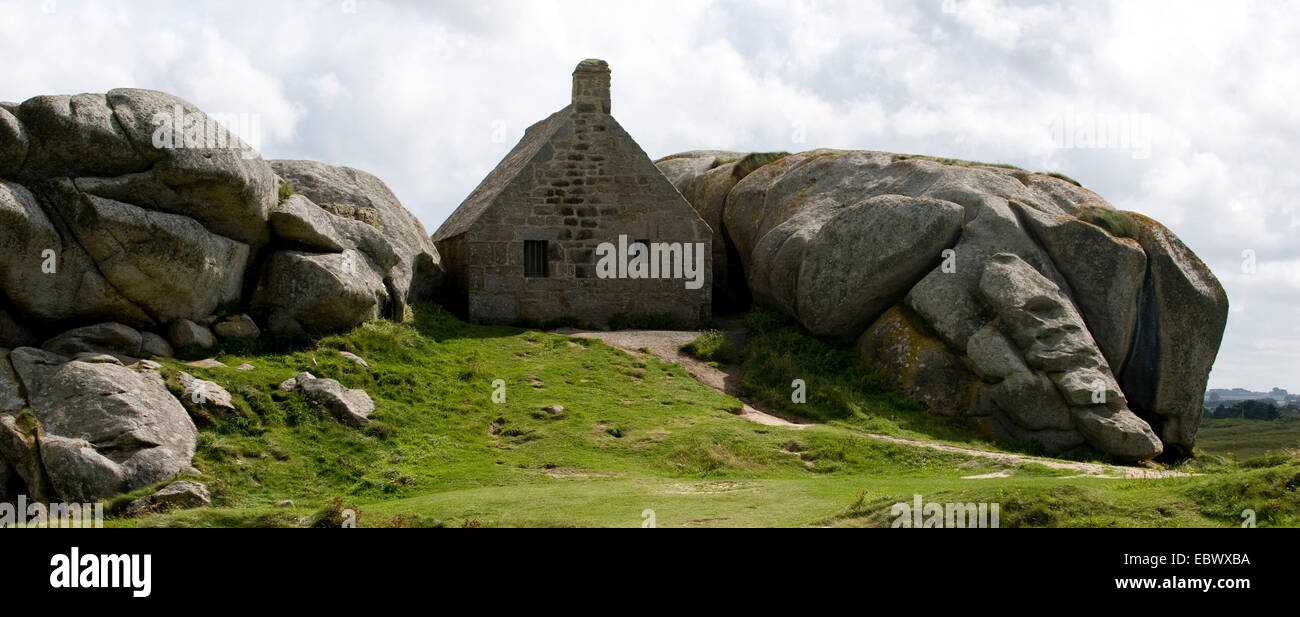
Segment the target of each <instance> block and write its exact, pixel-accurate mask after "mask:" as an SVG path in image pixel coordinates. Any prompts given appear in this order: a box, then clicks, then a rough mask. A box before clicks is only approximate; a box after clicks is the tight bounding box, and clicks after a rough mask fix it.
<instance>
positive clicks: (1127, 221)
mask: <svg viewBox="0 0 1300 617" xmlns="http://www.w3.org/2000/svg"><path fill="white" fill-rule="evenodd" d="M1078 218H1079V220H1081V221H1086V222H1088V223H1092V224H1093V225H1096V226H1098V227H1100V228H1102V229H1105V230H1106V231H1108V232H1110V235H1112V236H1115V237H1116V238H1137V237H1138V224H1137V221H1134V220H1133V217H1131V216H1129V215H1128V214H1126V213H1124V212H1120V211H1119V210H1115V209H1113V208H1107V207H1105V206H1098V205H1094V204H1089V205H1086V206H1084V207H1083V208H1080V209H1079V216H1078Z"/></svg>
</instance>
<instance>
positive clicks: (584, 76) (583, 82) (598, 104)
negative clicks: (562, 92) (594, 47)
mask: <svg viewBox="0 0 1300 617" xmlns="http://www.w3.org/2000/svg"><path fill="white" fill-rule="evenodd" d="M573 109H574V111H576V112H578V113H580V114H588V113H597V112H599V113H606V114H607V113H609V65H608V64H606V63H605V61H604V60H596V59H594V58H592V59H587V60H583V61H582V62H579V63H578V68H576V69H573Z"/></svg>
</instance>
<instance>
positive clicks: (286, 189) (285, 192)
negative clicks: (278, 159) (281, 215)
mask: <svg viewBox="0 0 1300 617" xmlns="http://www.w3.org/2000/svg"><path fill="white" fill-rule="evenodd" d="M293 194H294V190H293V185H292V184H290V183H289V182H288V181H284V182H281V183H280V201H284V200H286V199H288V198H290V197H292V196H293Z"/></svg>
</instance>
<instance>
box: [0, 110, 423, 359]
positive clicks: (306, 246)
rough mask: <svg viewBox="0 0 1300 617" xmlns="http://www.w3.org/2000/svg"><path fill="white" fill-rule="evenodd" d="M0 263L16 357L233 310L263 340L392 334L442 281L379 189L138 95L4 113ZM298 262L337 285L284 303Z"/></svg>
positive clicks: (0, 114)
mask: <svg viewBox="0 0 1300 617" xmlns="http://www.w3.org/2000/svg"><path fill="white" fill-rule="evenodd" d="M295 190H296V191H297V192H298V194H297V195H295V196H293V197H291V198H290V199H288V200H282V199H281V197H282V196H283V195H285V194H288V193H292V192H293V191H295ZM317 204H320V205H319V206H318V205H317ZM0 251H2V252H3V254H4V255H5V259H4V260H3V261H2V262H0V343H3V344H5V345H10V346H18V345H30V344H31V343H32V342H33V341H34V340H35V339H38V338H40V337H49V336H52V335H55V334H58V333H59V332H60V331H62V330H64V329H67V328H68V327H72V326H78V325H87V324H93V323H100V322H117V323H120V324H123V325H127V326H131V327H134V328H138V329H142V330H146V331H150V332H152V333H155V334H162V333H165V332H166V331H167V329H168V327H169V326H171V325H172V324H173V323H176V322H180V321H182V320H188V321H190V322H197V323H210V322H211V321H212V320H211V319H207V321H206V322H205V318H209V317H210V316H212V315H214V314H225V313H232V314H233V313H238V312H240V311H239V310H238V309H243V311H244V312H247V313H249V314H251V315H252V316H253V318H255V319H258V320H261V321H263V322H266V323H262V324H261V325H263V326H264V327H265V328H266V329H267V330H269V331H270V332H271V333H273V334H277V333H283V332H301V331H326V330H335V329H342V328H348V327H351V326H355V325H357V324H359V323H361V322H362V321H364V320H366V319H371V318H374V317H376V316H388V317H391V318H396V319H401V318H402V316H403V308H404V307H405V306H406V304H407V303H409V302H412V301H417V300H423V299H428V298H431V297H432V295H433V293H434V291H435V290H436V289H437V288H438V286H439V285H440V284H441V280H442V266H441V260H440V259H439V257H438V254H437V251H436V250H435V249H434V247H433V243H432V241H431V240H430V238H429V236H428V235H427V234H426V233H425V231H424V228H423V227H422V226H421V225H420V223H419V221H418V220H416V219H415V217H414V216H412V215H411V214H410V213H409V212H407V211H406V210H405V209H404V208H403V207H402V205H401V203H400V202H399V201H398V200H397V197H396V196H394V195H393V193H392V191H390V190H389V189H388V187H387V186H385V185H384V183H383V182H382V181H380V180H379V179H378V178H375V177H374V176H371V175H369V174H366V173H364V172H360V171H357V170H354V169H348V168H343V167H332V166H329V165H325V164H323V163H316V162H312V161H264V160H262V158H261V156H260V155H259V154H258V153H257V152H256V151H254V150H253V149H252V148H250V147H249V146H248V145H247V144H245V143H244V142H242V141H241V140H240V139H239V138H238V137H237V136H236V135H235V134H234V133H231V132H229V131H227V130H226V129H225V128H224V127H223V126H222V125H220V124H219V123H218V122H217V121H215V120H214V119H213V118H211V117H209V116H207V115H206V114H204V113H203V112H202V111H199V110H198V109H197V108H195V107H194V106H193V105H191V104H189V103H187V102H186V101H183V100H181V99H179V98H177V97H174V96H171V95H169V94H164V93H161V92H154V91H150V90H136V89H121V90H113V91H110V92H109V93H108V94H78V95H75V96H39V97H35V98H32V99H29V100H28V101H25V102H23V103H22V104H21V105H17V104H12V103H0ZM304 263H310V264H312V268H308V269H310V270H312V271H313V272H314V273H316V274H319V276H318V277H317V280H323V279H333V281H332V282H330V281H324V282H326V283H328V284H325V285H324V286H323V287H322V291H321V292H320V293H317V294H316V296H315V297H311V298H305V299H304V298H303V297H302V294H301V293H299V294H296V295H295V294H293V293H291V292H293V291H294V290H293V289H286V288H285V285H286V284H288V283H287V281H289V280H290V279H292V278H293V277H294V276H296V273H299V272H301V271H303V269H304ZM337 292H342V293H337ZM331 294H332V295H331ZM363 296H364V298H363ZM331 297H332V298H337V303H335V302H331ZM268 298H272V299H274V301H270V300H268ZM362 302H365V303H368V306H365V307H359V306H358V304H359V303H362Z"/></svg>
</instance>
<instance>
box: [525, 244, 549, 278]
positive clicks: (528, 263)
mask: <svg viewBox="0 0 1300 617" xmlns="http://www.w3.org/2000/svg"><path fill="white" fill-rule="evenodd" d="M546 255H547V247H546V240H524V276H526V277H529V278H534V277H546V276H550V274H549V273H548V272H547V267H546V266H547V261H546Z"/></svg>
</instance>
